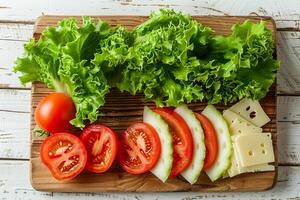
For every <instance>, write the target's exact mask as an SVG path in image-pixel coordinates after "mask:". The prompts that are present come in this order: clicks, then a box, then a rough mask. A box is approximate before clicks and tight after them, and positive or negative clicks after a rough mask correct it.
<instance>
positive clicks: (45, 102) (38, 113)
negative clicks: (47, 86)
mask: <svg viewBox="0 0 300 200" xmlns="http://www.w3.org/2000/svg"><path fill="white" fill-rule="evenodd" d="M75 113H76V109H75V105H74V103H73V101H72V99H71V98H70V97H69V96H68V95H66V94H64V93H52V94H50V95H48V96H46V97H44V98H43V99H42V100H41V101H40V102H39V104H38V105H37V107H36V109H35V112H34V118H35V121H36V123H37V125H38V126H39V127H40V128H41V129H43V130H45V131H47V132H50V133H58V132H62V131H65V130H68V129H70V128H71V127H72V125H71V124H70V120H72V119H74V118H75Z"/></svg>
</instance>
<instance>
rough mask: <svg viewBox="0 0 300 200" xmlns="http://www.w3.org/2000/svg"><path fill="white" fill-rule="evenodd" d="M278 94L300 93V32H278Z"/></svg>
mask: <svg viewBox="0 0 300 200" xmlns="http://www.w3.org/2000/svg"><path fill="white" fill-rule="evenodd" d="M277 33H278V34H277V36H278V37H277V44H278V45H277V53H278V59H279V60H280V61H281V67H280V69H279V74H278V92H279V93H289V94H299V93H300V32H285V31H281V32H277Z"/></svg>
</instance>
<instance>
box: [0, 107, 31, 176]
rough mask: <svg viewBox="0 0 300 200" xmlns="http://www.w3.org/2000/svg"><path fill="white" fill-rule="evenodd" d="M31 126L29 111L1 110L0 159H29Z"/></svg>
mask: <svg viewBox="0 0 300 200" xmlns="http://www.w3.org/2000/svg"><path fill="white" fill-rule="evenodd" d="M29 126H30V114H29V113H19V112H5V111H0V159H1V158H5V159H7V158H9V159H29V151H30V143H29V141H30V133H29V132H30V129H29V128H30V127H29ZM1 173H2V172H1ZM1 173H0V174H1Z"/></svg>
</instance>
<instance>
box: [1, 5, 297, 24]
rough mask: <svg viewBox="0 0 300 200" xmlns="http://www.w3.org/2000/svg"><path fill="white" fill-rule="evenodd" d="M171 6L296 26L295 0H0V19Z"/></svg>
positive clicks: (139, 11)
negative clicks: (246, 16) (262, 16)
mask: <svg viewBox="0 0 300 200" xmlns="http://www.w3.org/2000/svg"><path fill="white" fill-rule="evenodd" d="M162 7H165V8H173V9H176V10H182V11H184V12H187V13H190V14H191V15H264V16H272V17H273V18H274V19H275V20H276V22H277V26H278V27H279V28H299V21H300V15H299V13H300V12H299V11H300V5H299V2H298V1H297V0H286V1H272V0H265V1H260V0H248V1H244V0H235V1H225V0H210V1H201V0H189V1H180V0H169V1H161V0H118V1H108V0H77V1H70V0H66V1H61V0H44V1H39V0H27V1H21V0H10V1H2V2H1V1H0V11H1V12H0V20H1V19H2V20H21V21H23V20H26V21H34V20H35V19H36V17H38V16H40V15H42V14H56V15H148V14H149V13H150V12H151V11H157V10H159V9H160V8H162Z"/></svg>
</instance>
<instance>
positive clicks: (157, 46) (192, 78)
mask: <svg viewBox="0 0 300 200" xmlns="http://www.w3.org/2000/svg"><path fill="white" fill-rule="evenodd" d="M272 37H273V36H272V32H271V31H270V30H268V29H267V28H266V26H265V23H264V22H263V21H261V22H259V23H253V22H251V21H245V22H244V23H243V24H235V25H234V26H233V27H232V34H231V35H229V36H222V35H214V34H213V30H212V29H211V28H209V27H206V26H203V25H202V24H201V23H199V22H197V21H195V20H193V19H192V17H191V16H187V15H184V14H182V13H181V12H175V11H173V10H160V12H158V13H152V14H151V15H150V18H149V19H148V20H147V21H145V22H144V23H142V24H140V25H139V26H137V27H136V28H134V29H133V30H132V31H128V30H127V29H126V28H125V27H122V26H118V27H116V28H111V27H110V26H109V25H108V23H107V22H103V21H99V22H98V23H96V22H94V21H93V20H92V19H91V18H83V23H82V25H81V26H79V25H78V24H77V22H76V20H74V19H66V20H63V21H61V22H59V23H58V25H57V26H56V27H49V28H47V29H46V30H45V31H43V33H42V35H41V37H40V39H39V40H38V41H34V40H30V41H29V42H28V43H27V44H26V45H25V46H24V50H25V51H24V56H23V57H21V58H18V59H17V61H16V66H15V68H14V70H15V71H16V72H20V73H21V76H20V81H21V82H22V83H23V84H26V83H28V82H32V81H42V82H44V83H45V84H47V86H48V87H49V88H53V89H55V90H57V91H63V92H65V93H67V94H69V95H70V96H71V97H72V99H73V101H74V103H75V105H76V110H77V112H76V118H75V119H73V120H72V121H71V123H72V124H73V125H75V126H76V127H80V128H83V127H84V123H85V122H86V121H88V122H94V121H96V120H97V118H98V117H99V115H101V113H100V112H99V108H100V107H101V106H103V105H104V103H105V101H104V97H105V95H106V94H107V93H108V92H109V89H110V88H112V87H117V88H118V89H119V90H120V91H127V92H129V93H131V94H132V95H135V94H136V93H143V94H144V96H145V98H146V99H150V100H153V101H155V103H156V105H157V106H178V105H180V104H182V103H189V102H194V101H208V102H209V103H212V104H216V103H223V104H227V103H232V102H235V101H237V100H239V99H242V98H245V97H247V98H252V99H261V98H263V97H264V96H265V95H266V93H267V92H268V90H269V88H270V86H271V85H272V83H273V82H274V80H275V78H276V74H277V70H278V67H279V61H277V60H275V59H274V44H273V38H272Z"/></svg>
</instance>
